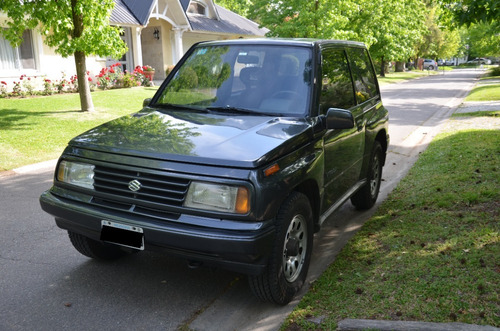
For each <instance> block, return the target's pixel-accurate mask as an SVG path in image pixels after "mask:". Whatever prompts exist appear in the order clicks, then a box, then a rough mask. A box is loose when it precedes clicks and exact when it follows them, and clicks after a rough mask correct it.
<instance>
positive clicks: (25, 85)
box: [0, 63, 154, 98]
mask: <svg viewBox="0 0 500 331" xmlns="http://www.w3.org/2000/svg"><path fill="white" fill-rule="evenodd" d="M151 72H153V73H154V69H153V68H151V67H150V66H137V67H135V69H134V71H133V72H128V71H127V70H125V71H123V70H122V68H121V64H120V63H115V64H113V65H111V66H109V67H106V68H102V69H101V71H100V72H99V74H97V75H95V76H94V77H92V76H91V74H90V72H89V71H87V73H86V77H87V80H88V81H89V86H90V90H91V91H94V90H95V89H97V88H100V89H103V90H106V89H111V88H129V87H134V86H141V85H143V86H149V85H151V81H152V76H151V75H149V73H151ZM75 92H78V77H77V76H76V75H74V76H71V77H70V78H69V79H66V74H65V73H64V72H63V73H62V78H61V79H59V80H54V81H52V80H50V79H48V78H46V77H37V76H34V77H27V76H26V75H24V74H23V75H21V76H20V77H19V80H18V81H14V82H13V83H12V84H11V85H10V86H9V84H8V83H7V82H5V81H1V82H0V98H7V97H27V96H34V95H52V94H55V93H75Z"/></svg>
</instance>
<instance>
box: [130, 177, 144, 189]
mask: <svg viewBox="0 0 500 331" xmlns="http://www.w3.org/2000/svg"><path fill="white" fill-rule="evenodd" d="M141 187H142V184H141V182H139V181H138V180H137V179H134V180H132V181H130V182H129V183H128V189H129V190H131V191H132V192H137V191H139V190H140V189H141Z"/></svg>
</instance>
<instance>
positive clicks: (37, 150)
mask: <svg viewBox="0 0 500 331" xmlns="http://www.w3.org/2000/svg"><path fill="white" fill-rule="evenodd" d="M155 92H156V88H148V87H146V88H144V87H140V88H133V89H117V90H108V91H96V92H93V93H92V98H93V101H94V107H95V109H96V110H95V111H94V112H92V113H86V112H81V111H80V110H79V108H80V99H79V96H78V94H61V95H53V96H47V97H35V98H21V99H0V155H1V158H0V171H3V170H11V169H14V168H17V167H19V166H23V165H27V164H32V163H36V162H40V161H46V160H50V159H55V158H58V157H59V155H60V154H61V152H62V151H63V149H64V148H65V146H66V144H67V142H68V141H69V140H70V139H71V138H73V137H74V136H76V135H78V134H79V133H82V132H84V131H86V130H88V129H90V128H92V127H94V126H97V125H99V124H101V123H104V122H106V121H109V120H111V119H114V118H117V117H120V116H122V115H126V114H129V113H132V112H135V111H138V110H140V109H141V108H142V102H143V100H144V99H145V98H148V97H152V96H153V94H154V93H155Z"/></svg>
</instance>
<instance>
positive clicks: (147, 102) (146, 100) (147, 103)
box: [142, 98, 153, 107]
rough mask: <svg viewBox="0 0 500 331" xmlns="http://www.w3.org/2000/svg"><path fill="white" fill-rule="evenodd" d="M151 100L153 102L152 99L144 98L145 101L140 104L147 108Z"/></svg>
mask: <svg viewBox="0 0 500 331" xmlns="http://www.w3.org/2000/svg"><path fill="white" fill-rule="evenodd" d="M151 100H153V98H146V99H144V101H143V102H142V107H147V106H149V104H150V103H151Z"/></svg>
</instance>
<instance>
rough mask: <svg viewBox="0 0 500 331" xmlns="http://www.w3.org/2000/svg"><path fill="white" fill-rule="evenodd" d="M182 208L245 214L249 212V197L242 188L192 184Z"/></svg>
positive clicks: (244, 188) (245, 189) (199, 183)
mask: <svg viewBox="0 0 500 331" xmlns="http://www.w3.org/2000/svg"><path fill="white" fill-rule="evenodd" d="M184 206H185V207H190V208H196V209H205V210H216V211H222V212H226V213H238V214H246V213H248V211H249V210H250V195H249V193H248V189H247V188H246V187H244V186H230V185H219V184H209V183H201V182H192V183H191V185H190V186H189V190H188V193H187V196H186V201H185V202H184Z"/></svg>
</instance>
